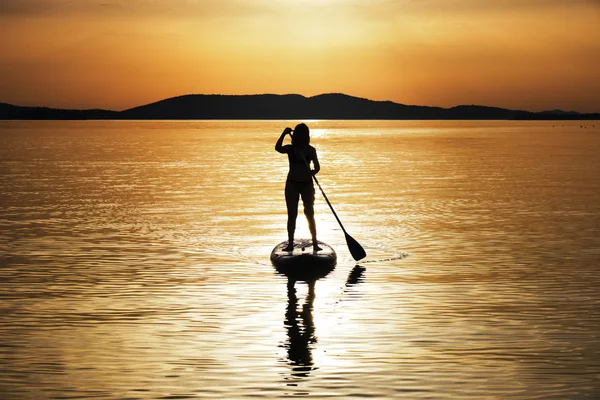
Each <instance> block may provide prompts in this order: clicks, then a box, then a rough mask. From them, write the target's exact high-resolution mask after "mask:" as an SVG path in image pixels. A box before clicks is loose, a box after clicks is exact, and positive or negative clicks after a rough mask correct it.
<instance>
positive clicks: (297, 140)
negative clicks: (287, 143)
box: [292, 124, 310, 147]
mask: <svg viewBox="0 0 600 400" xmlns="http://www.w3.org/2000/svg"><path fill="white" fill-rule="evenodd" d="M292 144H293V145H294V146H300V147H305V146H308V145H309V144H310V134H309V133H308V126H306V124H298V125H296V128H295V129H294V136H292Z"/></svg>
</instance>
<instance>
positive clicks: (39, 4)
mask: <svg viewBox="0 0 600 400" xmlns="http://www.w3.org/2000/svg"><path fill="white" fill-rule="evenodd" d="M273 4H275V3H274V2H272V1H267V0H252V1H249V0H177V1H171V0H89V1H88V0H85V1H80V0H78V1H75V0H2V1H1V2H0V16H56V15H71V14H75V15H77V14H90V13H98V12H103V13H109V14H116V15H125V16H132V15H133V16H152V15H155V16H177V15H179V16H205V15H206V16H212V15H215V14H226V15H245V14H252V13H256V12H261V11H264V10H266V9H268V8H269V7H271V6H272V5H273Z"/></svg>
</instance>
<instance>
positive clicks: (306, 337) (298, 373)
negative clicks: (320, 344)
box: [284, 279, 317, 377]
mask: <svg viewBox="0 0 600 400" xmlns="http://www.w3.org/2000/svg"><path fill="white" fill-rule="evenodd" d="M295 283H296V282H295V281H293V280H291V279H290V280H288V284H287V290H288V306H287V310H286V313H285V321H284V325H285V327H286V329H287V334H288V340H287V342H286V344H285V345H284V347H285V348H286V349H287V352H288V359H289V361H290V364H291V365H292V367H293V369H292V371H293V373H292V376H294V377H308V375H309V374H310V371H312V369H313V366H314V364H313V360H312V354H311V350H312V346H313V345H314V344H315V343H317V338H316V337H315V323H314V321H313V315H312V312H313V302H314V300H315V282H314V281H310V282H307V285H308V295H307V296H306V303H304V304H303V305H302V307H301V309H300V310H298V296H297V295H296V287H295Z"/></svg>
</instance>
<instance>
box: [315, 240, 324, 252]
mask: <svg viewBox="0 0 600 400" xmlns="http://www.w3.org/2000/svg"><path fill="white" fill-rule="evenodd" d="M319 250H323V249H322V248H320V247H319V245H318V244H317V242H313V253H316V252H318V251H319Z"/></svg>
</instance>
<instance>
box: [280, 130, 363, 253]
mask: <svg viewBox="0 0 600 400" xmlns="http://www.w3.org/2000/svg"><path fill="white" fill-rule="evenodd" d="M290 136H292V134H290ZM301 156H302V159H303V160H304V163H305V164H306V166H307V167H308V170H309V173H310V164H309V163H308V161H306V158H304V155H301ZM310 175H311V176H312V178H313V180H314V181H315V183H316V184H317V186H318V187H319V190H320V191H321V194H322V195H323V198H324V199H325V201H326V202H327V205H328V206H329V208H330V209H331V212H332V213H333V216H334V217H335V219H336V220H337V222H338V224H340V228H342V232H344V235H345V236H346V244H347V245H348V250H350V254H351V255H352V258H354V261H358V260H362V259H363V258H365V257H366V256H367V253H366V252H365V249H363V247H362V246H361V245H360V243H358V242H357V241H356V240H355V239H354V238H353V237H352V236H350V235H349V234H348V232H346V229H344V225H342V221H340V218H339V217H338V215H337V213H336V212H335V210H334V209H333V206H332V205H331V202H330V201H329V199H328V198H327V195H326V194H325V192H324V191H323V188H322V187H321V184H320V183H319V180H318V179H317V177H316V176H314V175H313V174H312V173H310Z"/></svg>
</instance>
